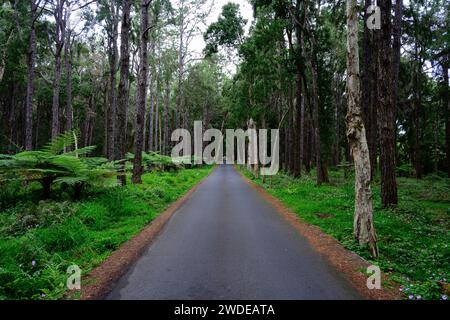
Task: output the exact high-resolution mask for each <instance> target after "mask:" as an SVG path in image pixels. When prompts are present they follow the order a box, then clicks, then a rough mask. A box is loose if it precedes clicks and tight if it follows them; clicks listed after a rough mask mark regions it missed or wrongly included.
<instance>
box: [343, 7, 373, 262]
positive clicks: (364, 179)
mask: <svg viewBox="0 0 450 320" xmlns="http://www.w3.org/2000/svg"><path fill="white" fill-rule="evenodd" d="M347 25H348V27H347V29H348V35H347V91H348V114H347V126H348V130H347V137H348V141H349V144H350V148H351V153H352V155H353V159H354V162H355V191H356V196H355V216H354V227H353V228H354V235H355V237H356V239H357V240H358V242H359V243H360V245H369V247H370V249H371V251H372V255H373V256H374V257H378V248H377V237H376V234H375V228H374V225H373V203H372V189H371V185H370V181H371V173H370V157H369V147H368V145H367V140H366V130H365V128H364V122H363V120H362V117H361V106H360V103H361V101H360V100H361V98H360V97H361V92H360V77H359V47H358V7H357V1H356V0H347Z"/></svg>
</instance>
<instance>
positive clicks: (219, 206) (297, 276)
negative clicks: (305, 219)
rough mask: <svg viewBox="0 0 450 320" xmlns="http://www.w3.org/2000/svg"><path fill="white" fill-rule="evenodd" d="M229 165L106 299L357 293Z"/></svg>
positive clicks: (353, 296) (341, 296)
mask: <svg viewBox="0 0 450 320" xmlns="http://www.w3.org/2000/svg"><path fill="white" fill-rule="evenodd" d="M358 298H360V297H359V296H358V294H357V293H356V291H355V290H354V289H353V288H352V287H351V286H350V285H349V283H347V282H346V281H345V280H344V279H343V278H342V277H341V276H340V275H339V274H338V273H337V272H336V271H335V270H333V268H332V267H330V266H328V265H327V263H326V262H325V261H324V259H323V258H321V256H320V255H319V254H317V253H316V252H314V250H313V249H312V248H311V247H310V246H309V244H308V243H307V240H306V239H304V238H303V237H302V236H301V235H299V233H298V232H297V231H296V230H295V229H294V228H293V227H292V226H291V225H290V224H289V223H288V222H287V221H285V220H284V219H283V218H282V217H281V216H280V215H279V214H278V213H277V212H276V211H275V209H274V208H273V207H272V206H271V205H270V204H269V203H267V202H266V201H265V200H264V199H263V198H262V197H261V196H260V195H259V194H258V193H257V192H256V191H255V190H254V189H253V188H251V187H250V186H249V185H248V184H247V183H246V182H245V181H243V180H242V178H241V177H240V176H239V174H238V173H237V172H236V171H235V170H234V168H233V167H231V166H221V167H219V168H218V169H217V170H216V171H215V172H214V173H213V174H212V175H211V176H210V177H209V178H207V180H206V181H205V182H204V183H203V184H202V185H201V186H200V187H199V189H198V190H197V191H196V192H195V193H194V194H193V196H192V197H191V198H190V199H189V200H188V201H187V202H186V203H185V204H184V205H183V206H182V207H181V208H180V209H179V210H178V211H177V212H176V213H175V215H174V216H173V217H172V219H171V221H170V222H169V223H168V225H167V227H166V229H165V230H164V231H163V233H162V234H161V235H160V236H159V237H158V238H157V239H156V241H155V242H154V243H153V244H152V245H151V246H150V247H149V248H148V250H147V251H146V253H145V254H144V255H143V256H142V257H141V258H140V259H139V260H138V261H137V263H135V265H134V266H133V267H132V268H131V269H130V270H129V271H128V273H127V274H126V275H125V276H124V277H123V278H122V279H121V280H120V281H119V283H118V284H117V286H116V288H115V289H114V290H113V292H112V293H111V294H110V295H109V296H108V299H126V300H129V299H137V300H142V299H152V300H153V299H175V300H179V299H186V300H199V299H204V300H209V299H212V300H215V299H224V300H228V299H243V300H254V299H264V300H279V299H289V300H291V299H358Z"/></svg>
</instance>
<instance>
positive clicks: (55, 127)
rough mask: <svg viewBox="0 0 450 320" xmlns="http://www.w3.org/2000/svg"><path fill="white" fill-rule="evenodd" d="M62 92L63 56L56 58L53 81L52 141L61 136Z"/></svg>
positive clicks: (59, 55)
mask: <svg viewBox="0 0 450 320" xmlns="http://www.w3.org/2000/svg"><path fill="white" fill-rule="evenodd" d="M60 91H61V54H57V56H55V79H54V80H53V102H52V139H54V138H56V137H57V136H58V135H59V94H60Z"/></svg>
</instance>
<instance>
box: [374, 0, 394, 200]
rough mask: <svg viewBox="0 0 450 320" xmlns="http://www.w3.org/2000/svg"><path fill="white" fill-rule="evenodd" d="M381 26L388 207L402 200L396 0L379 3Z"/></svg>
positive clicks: (384, 177)
mask: <svg viewBox="0 0 450 320" xmlns="http://www.w3.org/2000/svg"><path fill="white" fill-rule="evenodd" d="M379 7H380V11H381V30H378V31H377V34H378V35H377V40H378V41H377V44H378V45H377V59H378V64H377V65H378V79H377V80H378V103H379V110H378V127H379V135H380V152H381V153H380V165H381V200H382V203H383V205H384V206H385V207H389V206H396V205H397V203H398V195H397V178H396V159H395V155H396V146H395V134H396V130H395V106H394V99H393V89H394V78H393V74H392V70H393V68H392V65H393V49H392V22H391V10H392V0H385V1H381V2H380V3H379Z"/></svg>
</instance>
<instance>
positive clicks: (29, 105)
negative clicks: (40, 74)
mask: <svg viewBox="0 0 450 320" xmlns="http://www.w3.org/2000/svg"><path fill="white" fill-rule="evenodd" d="M42 1H46V0H32V1H30V7H31V8H30V9H31V10H30V37H29V46H28V52H27V96H26V99H25V149H26V150H27V151H30V150H32V149H33V97H34V76H35V66H36V22H37V19H38V18H39V15H40V12H42V10H41V11H40V12H39V7H40V5H41V3H42Z"/></svg>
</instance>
